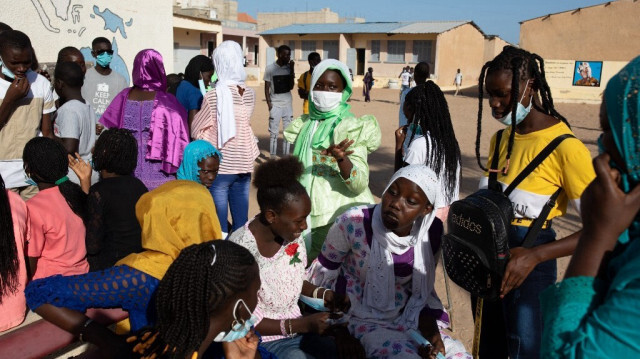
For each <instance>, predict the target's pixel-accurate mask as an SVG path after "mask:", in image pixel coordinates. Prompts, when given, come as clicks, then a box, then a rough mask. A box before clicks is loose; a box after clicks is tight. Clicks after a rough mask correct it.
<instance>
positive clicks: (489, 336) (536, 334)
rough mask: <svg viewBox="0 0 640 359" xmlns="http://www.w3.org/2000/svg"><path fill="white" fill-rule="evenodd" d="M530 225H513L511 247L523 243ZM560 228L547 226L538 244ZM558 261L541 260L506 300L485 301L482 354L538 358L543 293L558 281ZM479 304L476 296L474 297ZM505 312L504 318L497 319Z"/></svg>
mask: <svg viewBox="0 0 640 359" xmlns="http://www.w3.org/2000/svg"><path fill="white" fill-rule="evenodd" d="M528 230H529V228H528V227H520V226H511V228H510V231H509V248H514V247H519V246H521V245H522V242H523V241H524V236H525V235H526V234H527V231H528ZM555 239H556V232H555V231H554V230H553V229H551V228H547V229H543V230H541V231H540V233H539V234H538V238H536V241H535V243H534V246H538V245H541V244H545V243H549V242H553V241H554V240H555ZM556 278H557V263H556V260H555V259H554V260H549V261H546V262H542V263H540V264H538V265H537V266H536V267H535V268H534V269H533V270H532V271H531V273H530V274H529V276H528V277H527V278H526V279H525V280H524V282H522V285H521V286H520V287H518V288H516V289H513V290H512V291H511V292H509V294H507V295H506V296H505V297H504V299H503V300H500V301H496V302H488V301H485V302H484V308H483V311H482V334H481V337H480V358H483V359H485V358H498V359H500V358H506V355H507V353H508V355H509V358H511V359H534V358H535V359H538V358H540V346H541V345H542V343H541V337H542V313H541V310H540V299H539V296H540V293H542V291H543V290H545V289H546V288H547V287H549V286H550V285H553V284H554V283H555V282H556ZM472 304H473V306H474V308H475V298H472ZM500 316H502V319H503V320H496V317H500Z"/></svg>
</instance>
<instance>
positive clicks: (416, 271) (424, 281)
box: [354, 165, 442, 328]
mask: <svg viewBox="0 0 640 359" xmlns="http://www.w3.org/2000/svg"><path fill="white" fill-rule="evenodd" d="M398 178H406V179H408V180H409V181H411V182H413V183H415V184H417V185H418V186H419V187H420V189H421V190H422V191H423V192H424V194H425V195H426V196H427V198H428V199H429V202H430V203H432V204H434V203H436V202H438V201H439V198H438V197H439V196H442V191H441V189H440V181H439V179H438V177H437V176H436V174H435V173H434V171H433V170H432V169H430V168H429V167H427V166H425V165H412V166H407V167H404V168H402V169H400V170H399V171H398V172H396V173H395V174H394V175H393V177H392V178H391V180H390V181H389V184H388V185H387V187H386V188H385V190H384V192H387V190H388V189H389V187H390V186H391V184H392V183H393V182H395V181H396V180H397V179H398ZM383 195H384V194H383ZM434 218H435V211H434V210H432V211H431V212H430V213H428V214H427V215H426V216H424V217H418V218H417V219H416V221H415V222H414V224H413V228H412V229H411V232H410V234H409V235H408V236H406V237H399V236H397V235H396V234H394V233H393V232H391V231H390V230H388V229H387V228H386V227H385V226H384V224H383V222H382V214H381V205H378V206H376V207H375V209H374V212H373V218H372V227H373V240H372V242H371V255H370V257H369V269H368V271H367V278H366V283H365V286H364V293H363V300H362V304H363V305H362V306H357V308H354V309H355V310H357V311H359V312H360V313H357V314H356V313H354V314H356V316H357V317H360V318H366V317H369V318H371V319H381V320H394V322H395V323H396V324H402V325H405V326H406V327H407V328H417V327H418V319H419V316H420V312H421V311H422V309H423V308H424V307H425V306H428V307H429V308H431V309H442V304H441V303H440V300H439V299H437V297H435V296H434V295H433V293H434V282H435V270H434V268H435V262H434V257H433V252H432V250H431V244H430V243H429V227H431V224H432V223H433V220H434ZM411 248H414V260H413V274H412V283H411V293H412V294H411V297H410V298H409V299H408V301H407V303H406V305H405V308H404V310H403V311H402V314H401V315H400V317H396V318H391V317H390V316H396V315H397V314H396V313H397V311H398V308H396V304H395V293H396V284H395V273H394V263H393V257H392V254H395V255H401V254H404V253H405V252H407V251H408V250H409V249H411ZM363 311H364V312H363Z"/></svg>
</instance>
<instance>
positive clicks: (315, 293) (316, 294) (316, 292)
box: [312, 287, 321, 298]
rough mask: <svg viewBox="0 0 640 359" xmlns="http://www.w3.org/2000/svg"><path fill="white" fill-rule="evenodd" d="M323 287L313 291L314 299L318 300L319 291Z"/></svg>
mask: <svg viewBox="0 0 640 359" xmlns="http://www.w3.org/2000/svg"><path fill="white" fill-rule="evenodd" d="M320 288H321V287H316V289H314V290H313V294H312V295H313V298H318V290H320Z"/></svg>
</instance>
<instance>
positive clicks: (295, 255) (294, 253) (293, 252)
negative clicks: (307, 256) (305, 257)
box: [284, 243, 302, 265]
mask: <svg viewBox="0 0 640 359" xmlns="http://www.w3.org/2000/svg"><path fill="white" fill-rule="evenodd" d="M298 247H300V245H299V244H298V243H291V244H289V245H288V246H287V247H286V248H285V249H284V252H285V253H286V254H287V255H288V256H289V257H291V260H290V261H289V264H290V265H295V264H296V263H302V261H301V260H300V253H299V252H298Z"/></svg>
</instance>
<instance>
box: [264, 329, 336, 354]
mask: <svg viewBox="0 0 640 359" xmlns="http://www.w3.org/2000/svg"><path fill="white" fill-rule="evenodd" d="M262 346H263V347H265V349H267V350H268V351H269V352H271V353H272V354H275V356H277V357H278V358H280V359H324V358H326V359H330V358H337V357H338V352H337V349H336V343H335V340H334V339H333V338H332V337H325V336H321V335H318V334H302V335H298V336H295V337H293V338H284V339H278V340H274V341H272V342H267V343H262Z"/></svg>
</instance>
